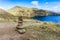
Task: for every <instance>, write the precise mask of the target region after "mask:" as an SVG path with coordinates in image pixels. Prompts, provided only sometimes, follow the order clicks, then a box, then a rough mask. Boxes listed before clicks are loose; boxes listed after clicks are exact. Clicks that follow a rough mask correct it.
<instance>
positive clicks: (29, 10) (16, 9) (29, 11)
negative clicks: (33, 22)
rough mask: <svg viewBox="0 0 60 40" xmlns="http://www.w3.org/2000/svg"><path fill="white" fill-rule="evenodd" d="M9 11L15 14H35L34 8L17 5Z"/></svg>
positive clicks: (27, 15)
mask: <svg viewBox="0 0 60 40" xmlns="http://www.w3.org/2000/svg"><path fill="white" fill-rule="evenodd" d="M8 12H9V13H11V14H12V15H14V16H24V17H32V16H34V11H33V9H32V8H25V7H19V6H15V7H13V8H11V9H9V10H8Z"/></svg>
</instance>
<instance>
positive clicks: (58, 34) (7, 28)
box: [0, 21, 60, 40]
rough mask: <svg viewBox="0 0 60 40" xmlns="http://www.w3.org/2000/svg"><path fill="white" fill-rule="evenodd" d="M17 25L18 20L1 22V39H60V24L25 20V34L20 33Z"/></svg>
mask: <svg viewBox="0 0 60 40" xmlns="http://www.w3.org/2000/svg"><path fill="white" fill-rule="evenodd" d="M16 26H17V23H16V22H0V40H60V24H54V23H48V22H45V23H44V22H38V21H30V22H29V21H28V22H24V24H23V27H24V28H25V30H26V33H24V34H19V33H18V32H17V31H16Z"/></svg>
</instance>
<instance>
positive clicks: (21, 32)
mask: <svg viewBox="0 0 60 40" xmlns="http://www.w3.org/2000/svg"><path fill="white" fill-rule="evenodd" d="M17 32H18V33H20V34H24V33H25V32H26V30H25V29H19V30H17Z"/></svg>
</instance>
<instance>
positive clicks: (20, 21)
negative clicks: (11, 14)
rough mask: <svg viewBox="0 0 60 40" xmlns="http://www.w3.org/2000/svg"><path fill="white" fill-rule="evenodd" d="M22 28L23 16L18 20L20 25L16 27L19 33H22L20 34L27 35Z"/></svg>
mask: <svg viewBox="0 0 60 40" xmlns="http://www.w3.org/2000/svg"><path fill="white" fill-rule="evenodd" d="M22 26H23V18H22V16H20V17H19V18H18V25H17V27H16V29H17V32H18V33H20V34H24V33H25V29H24V28H23V27H22Z"/></svg>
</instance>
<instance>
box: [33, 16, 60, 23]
mask: <svg viewBox="0 0 60 40" xmlns="http://www.w3.org/2000/svg"><path fill="white" fill-rule="evenodd" d="M33 19H37V20H40V21H44V22H54V23H60V16H35V17H33Z"/></svg>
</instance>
